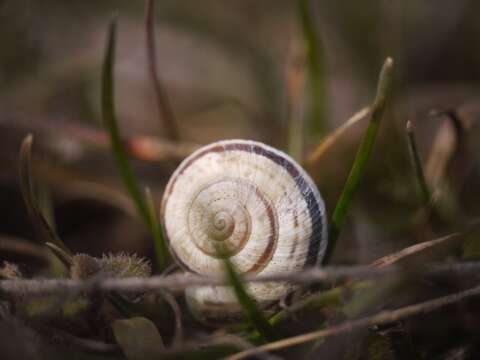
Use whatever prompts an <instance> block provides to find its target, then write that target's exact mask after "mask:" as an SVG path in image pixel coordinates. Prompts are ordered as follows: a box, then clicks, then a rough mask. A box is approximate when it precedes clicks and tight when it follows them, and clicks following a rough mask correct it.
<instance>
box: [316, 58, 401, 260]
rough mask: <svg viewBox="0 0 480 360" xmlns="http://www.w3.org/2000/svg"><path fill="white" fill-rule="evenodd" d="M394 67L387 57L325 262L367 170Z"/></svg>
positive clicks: (332, 227)
mask: <svg viewBox="0 0 480 360" xmlns="http://www.w3.org/2000/svg"><path fill="white" fill-rule="evenodd" d="M392 68H393V60H392V59H391V58H387V59H386V60H385V63H384V64H383V67H382V70H381V72H380V77H379V80H378V87H377V94H376V97H375V101H374V103H373V106H372V112H371V115H370V120H369V124H368V127H367V130H366V133H365V135H364V137H363V140H362V143H361V144H360V147H359V148H358V151H357V155H356V156H355V160H354V162H353V165H352V168H351V170H350V174H349V175H348V178H347V181H346V182H345V186H344V187H343V190H342V193H341V195H340V198H339V200H338V202H337V205H336V206H335V210H334V211H333V215H332V219H331V222H330V228H329V244H328V247H327V253H326V255H325V259H324V263H327V262H328V261H329V260H330V257H331V255H332V253H333V251H334V249H335V244H336V241H337V238H338V235H339V234H340V231H341V230H342V227H343V224H344V222H345V219H346V217H347V213H348V209H349V208H350V204H351V201H352V198H353V196H354V194H355V192H356V190H357V188H358V185H359V183H360V179H361V178H362V176H363V174H364V172H365V167H366V165H367V161H368V159H369V158H370V155H371V153H372V149H373V145H374V143H375V138H376V136H377V132H378V128H379V126H380V121H381V119H382V117H383V113H384V110H385V107H386V102H387V99H388V96H389V93H390V90H391V84H392Z"/></svg>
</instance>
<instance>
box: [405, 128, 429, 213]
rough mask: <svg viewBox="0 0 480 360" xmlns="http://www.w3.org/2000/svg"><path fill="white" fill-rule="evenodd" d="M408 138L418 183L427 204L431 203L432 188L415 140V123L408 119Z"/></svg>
mask: <svg viewBox="0 0 480 360" xmlns="http://www.w3.org/2000/svg"><path fill="white" fill-rule="evenodd" d="M406 131H407V139H408V150H409V152H410V157H411V159H412V163H413V166H414V168H415V174H416V176H417V181H418V185H419V186H420V190H421V192H422V197H423V201H424V203H425V204H430V202H431V199H432V195H431V191H430V188H429V186H428V184H427V181H426V180H425V174H424V172H423V166H422V162H421V160H420V155H419V154H418V149H417V143H416V141H415V133H414V131H413V124H412V122H411V121H410V120H408V121H407V125H406Z"/></svg>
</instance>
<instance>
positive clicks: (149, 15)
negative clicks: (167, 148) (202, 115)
mask: <svg viewBox="0 0 480 360" xmlns="http://www.w3.org/2000/svg"><path fill="white" fill-rule="evenodd" d="M154 15H155V2H154V0H146V5H145V38H146V48H147V61H148V69H149V71H150V77H151V80H152V85H153V89H154V91H155V99H156V102H157V108H158V113H159V116H160V123H161V124H162V125H163V127H164V128H165V130H166V133H167V138H168V139H170V140H172V141H178V140H179V139H180V135H179V131H178V127H177V121H176V119H175V115H174V112H173V108H172V105H171V103H170V99H169V98H168V93H167V91H166V90H165V87H164V86H163V84H162V82H161V81H160V77H159V76H158V70H157V56H156V51H155V17H154Z"/></svg>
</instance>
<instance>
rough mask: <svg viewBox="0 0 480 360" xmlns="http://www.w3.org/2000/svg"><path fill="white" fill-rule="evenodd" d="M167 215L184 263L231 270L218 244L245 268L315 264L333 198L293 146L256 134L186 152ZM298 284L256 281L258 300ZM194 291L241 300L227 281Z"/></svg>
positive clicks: (263, 270) (166, 200)
mask: <svg viewBox="0 0 480 360" xmlns="http://www.w3.org/2000/svg"><path fill="white" fill-rule="evenodd" d="M161 217H162V222H163V228H164V231H165V234H166V237H167V238H168V241H169V246H170V248H171V250H172V253H173V254H174V256H175V257H176V259H177V260H178V262H179V263H180V265H181V266H182V267H183V268H185V269H186V270H188V271H191V272H194V273H198V274H202V275H218V274H221V272H222V271H223V263H222V260H221V259H220V258H219V257H218V255H217V249H218V247H217V246H216V245H218V244H222V248H223V249H226V251H227V254H228V256H229V257H230V260H231V261H232V263H233V264H234V265H235V267H236V269H237V270H238V271H239V272H241V273H256V274H262V275H269V274H278V273H288V272H293V271H298V270H300V269H302V268H304V267H308V266H313V265H315V264H317V263H318V261H319V260H320V259H321V258H322V257H323V255H324V252H325V249H326V245H327V229H326V216H325V206H324V203H323V200H322V198H321V196H320V193H319V191H318V190H317V188H316V186H315V184H314V183H313V181H312V180H311V178H310V177H309V176H308V175H307V173H306V172H305V171H304V170H303V169H302V168H301V167H300V166H299V165H298V164H297V163H296V162H295V161H294V160H293V159H292V158H290V157H289V156H288V155H286V154H285V153H283V152H281V151H279V150H276V149H274V148H272V147H270V146H267V145H265V144H262V143H259V142H254V141H247V140H226V141H220V142H216V143H213V144H210V145H207V146H205V147H203V148H201V149H199V150H197V151H196V152H194V153H193V154H192V155H190V156H189V157H188V158H186V159H185V160H184V161H183V162H182V163H181V164H180V166H179V167H178V169H177V170H176V171H175V173H174V174H173V175H172V177H171V179H170V181H169V183H168V185H167V187H166V190H165V194H164V197H163V200H162V206H161ZM290 289H291V287H290V286H289V285H288V284H261V283H258V284H250V285H249V290H250V292H251V293H252V294H253V295H254V296H255V298H256V299H257V300H258V301H269V300H276V299H279V298H280V297H281V296H283V295H285V293H286V292H288V291H289V290H290ZM192 291H195V292H196V295H197V299H196V301H200V302H201V301H202V299H203V300H205V301H207V300H208V299H207V298H209V297H210V296H212V299H213V300H215V299H219V298H220V297H224V298H232V299H231V300H232V301H233V302H234V299H233V294H231V293H230V291H229V290H228V289H227V288H224V287H216V288H211V289H210V290H208V288H199V289H197V290H192ZM208 291H210V292H208ZM202 294H203V295H202ZM212 294H213V295H212ZM210 300H211V299H210ZM226 300H227V299H222V301H226ZM227 302H228V301H227Z"/></svg>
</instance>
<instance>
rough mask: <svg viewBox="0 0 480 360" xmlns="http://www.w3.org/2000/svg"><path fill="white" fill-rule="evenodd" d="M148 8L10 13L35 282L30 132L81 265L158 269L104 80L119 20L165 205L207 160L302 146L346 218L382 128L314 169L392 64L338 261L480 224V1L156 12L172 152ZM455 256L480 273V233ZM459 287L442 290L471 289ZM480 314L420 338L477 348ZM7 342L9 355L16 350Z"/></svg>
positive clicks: (4, 80)
mask: <svg viewBox="0 0 480 360" xmlns="http://www.w3.org/2000/svg"><path fill="white" fill-rule="evenodd" d="M144 5H145V4H144V2H142V1H127V0H115V1H112V0H103V1H85V0H70V1H60V0H41V1H39V0H0V47H1V51H0V256H1V258H2V259H5V260H11V261H15V262H16V263H17V264H19V265H20V266H21V270H22V272H23V273H24V274H26V275H27V276H29V275H32V274H41V273H39V272H37V270H36V267H39V268H41V267H42V261H41V259H42V256H44V257H45V256H46V255H45V254H44V255H42V256H40V255H39V251H40V250H39V247H33V246H34V243H35V239H36V237H37V236H38V235H37V234H35V231H34V228H33V226H32V225H31V223H30V220H29V217H28V214H27V210H26V208H25V205H24V202H23V199H22V195H21V191H20V186H19V176H18V168H19V147H20V144H21V141H22V139H23V138H24V137H25V136H26V135H27V134H29V133H31V134H33V136H34V143H33V161H32V167H33V177H34V180H35V183H36V188H37V189H36V190H37V197H38V199H39V200H38V201H39V204H40V206H41V207H42V210H43V212H44V213H45V214H47V216H48V218H49V220H50V222H51V223H52V224H53V225H54V226H55V228H56V229H57V231H58V233H59V235H60V237H61V238H62V239H63V241H64V242H65V243H66V244H67V246H68V247H69V248H70V249H72V251H73V252H74V253H87V254H90V255H94V256H100V255H101V254H103V253H107V252H112V253H118V252H121V251H125V252H128V253H134V252H135V253H138V254H140V255H142V256H147V257H149V258H150V259H153V242H152V238H151V236H150V235H149V232H148V231H147V229H146V228H145V226H144V224H143V222H142V220H141V219H139V217H138V216H137V215H136V213H135V209H134V207H133V205H132V203H131V201H130V199H129V198H128V196H127V195H126V191H125V189H124V186H123V184H122V182H121V180H120V177H119V175H118V172H117V170H116V168H115V165H114V161H113V158H112V155H111V151H110V146H109V139H108V135H107V133H106V132H105V130H104V128H103V127H102V119H101V107H100V80H101V79H100V78H101V66H102V62H103V56H104V51H105V43H106V36H107V28H108V24H109V21H110V20H111V19H112V17H113V16H116V17H117V20H118V37H117V40H118V44H117V45H118V46H117V51H116V62H115V106H116V111H117V115H118V121H119V125H120V129H121V133H122V136H123V139H124V141H125V146H126V148H127V150H128V152H129V154H130V156H131V160H132V165H133V167H134V171H135V174H136V175H137V177H138V179H139V181H140V183H141V185H142V186H148V187H150V188H151V189H152V191H153V194H154V196H155V199H156V202H157V203H158V204H159V203H160V199H161V196H162V191H163V189H164V186H165V184H166V182H167V181H168V179H169V176H170V175H171V174H172V172H173V171H174V169H175V168H176V166H177V165H178V164H179V163H180V161H181V160H182V159H183V158H185V157H186V156H188V154H189V153H191V152H192V151H193V150H194V149H196V148H197V147H198V146H201V145H203V144H207V143H210V142H213V141H216V140H220V139H228V138H246V139H254V140H259V141H262V142H265V143H267V144H270V145H272V146H275V147H277V148H279V149H282V150H285V151H288V150H289V149H291V148H292V139H293V142H295V141H296V143H295V144H297V145H298V144H300V145H299V146H297V150H298V149H300V151H299V152H298V153H297V154H296V155H297V156H296V157H297V159H299V161H300V162H302V163H306V164H307V165H308V166H307V170H308V171H309V172H310V174H311V175H312V177H313V178H314V179H315V181H316V182H317V184H318V186H319V189H320V191H321V193H322V195H323V197H324V199H325V201H326V205H327V210H328V212H329V214H331V213H332V210H333V208H334V206H335V203H336V201H337V199H338V196H339V194H340V191H341V189H342V187H343V184H344V182H345V179H346V177H347V175H348V172H349V170H350V167H351V165H352V162H353V159H354V156H355V152H356V150H357V148H358V145H359V143H360V141H361V138H362V135H363V133H364V130H365V128H366V124H367V121H366V120H363V121H360V122H358V123H357V124H355V125H354V126H352V127H350V128H349V129H348V130H347V131H346V132H345V133H344V134H343V135H342V136H341V137H339V138H338V139H337V140H336V141H335V143H334V144H333V145H332V146H331V147H330V148H329V149H328V150H327V151H326V152H325V153H324V154H323V156H322V157H321V158H319V159H317V160H315V161H314V162H308V161H307V160H306V159H308V157H309V154H311V152H312V151H313V150H314V149H315V148H316V145H317V144H319V143H320V142H321V141H322V140H323V139H325V138H326V137H327V136H328V134H330V133H331V132H332V130H334V129H335V128H337V127H338V126H340V125H341V124H343V123H344V122H345V121H347V120H348V119H349V118H350V117H351V116H352V115H353V114H355V113H356V112H357V111H359V110H360V109H362V108H364V107H365V106H367V105H369V104H371V103H372V101H373V99H374V97H375V92H376V84H377V80H378V74H379V71H380V68H381V66H382V64H383V62H384V61H385V58H386V57H387V56H391V57H392V58H393V59H394V63H395V67H394V86H393V87H394V89H393V94H392V97H391V100H390V101H389V104H388V107H387V111H386V113H385V116H384V117H383V120H382V124H381V129H380V130H381V131H380V134H379V137H378V138H377V141H376V144H375V147H374V150H373V156H372V158H371V159H370V161H369V163H368V168H367V173H366V176H365V177H364V178H363V180H362V182H361V185H360V188H359V191H358V192H357V194H356V196H355V198H354V202H353V207H352V209H351V211H350V214H349V217H348V221H347V224H346V225H345V227H344V230H343V232H342V234H341V236H340V239H339V240H338V245H337V248H336V250H335V253H334V256H333V259H332V263H333V264H368V263H369V262H371V261H373V260H375V259H377V258H379V257H381V256H383V255H386V254H389V253H392V252H394V251H398V250H400V249H402V248H404V247H406V246H409V245H412V244H414V243H418V242H421V241H426V240H430V239H433V238H435V237H438V236H441V235H444V234H447V233H451V232H453V231H456V230H458V229H459V228H462V226H463V225H465V224H468V223H469V222H471V221H474V220H476V219H478V216H479V214H480V206H479V205H478V204H479V202H480V193H479V192H478V191H477V189H478V186H480V172H479V165H480V155H479V154H480V152H479V150H480V146H479V145H478V144H479V139H480V129H479V126H478V124H479V120H480V106H479V105H480V97H479V91H478V90H479V87H478V83H479V81H480V22H479V21H478V14H479V13H480V2H478V1H474V0H457V1H444V0H423V1H414V0H364V1H346V0H337V1H328V0H312V1H305V0H299V1H293V0H275V1H273V0H263V1H253V0H202V1H186V0H162V1H156V6H155V45H156V55H157V61H156V65H157V68H158V73H159V77H160V80H161V83H162V85H163V87H164V88H165V90H166V92H167V93H168V99H169V101H170V104H171V107H172V110H173V114H174V117H175V119H176V123H177V125H178V132H179V140H178V141H172V140H171V139H169V137H168V133H167V128H166V127H165V124H164V123H163V122H162V120H161V117H160V116H159V110H158V107H157V103H156V97H155V92H154V87H153V83H152V77H151V74H150V72H149V67H148V61H147V60H148V59H147V52H146V45H145V20H144V11H145V9H144ZM407 120H411V121H412V124H413V128H414V134H415V137H416V141H417V145H418V150H419V155H420V159H421V161H422V163H423V166H424V169H425V175H426V177H427V183H428V184H429V186H430V187H431V189H432V191H433V196H434V198H435V199H436V200H435V201H436V202H437V204H439V206H438V208H437V209H436V211H431V209H426V208H428V206H425V202H424V199H423V198H422V193H421V191H420V189H419V186H418V182H417V179H416V176H415V171H414V167H413V165H412V161H411V157H410V155H409V151H408V146H407V136H406V131H405V125H406V122H407ZM299 134H300V136H299ZM447 255H448V256H447V258H452V257H454V258H456V259H458V258H461V259H478V258H479V257H480V241H479V239H478V236H476V235H475V234H472V235H470V236H469V237H468V238H467V240H466V241H465V242H464V244H463V246H462V248H460V249H458V248H457V249H455V251H453V252H448V254H447ZM43 265H44V264H43ZM52 274H53V273H52V272H48V271H47V272H45V273H43V275H44V276H51V275H52ZM465 281H466V283H468V281H469V280H465ZM443 285H444V286H443V287H442V291H447V290H448V289H452V291H453V290H454V289H457V290H458V288H459V287H460V283H458V282H450V283H447V282H445V283H443ZM432 293H434V294H436V293H438V291H437V290H434V291H432ZM414 296H419V292H416V293H415V295H414ZM396 300H397V299H396V298H395V301H396ZM477 307H478V306H477ZM477 313H478V312H477ZM463 314H464V315H463V318H462V315H461V314H460V313H458V312H455V311H453V312H451V313H449V314H448V317H445V318H444V317H442V318H435V317H426V320H428V321H425V322H424V324H429V325H431V327H432V328H436V326H435V325H436V324H438V325H439V326H438V329H441V330H438V331H439V333H441V335H442V336H444V338H443V339H444V340H443V341H438V340H434V341H432V342H430V343H429V342H428V341H429V340H431V339H433V338H434V336H435V333H434V334H433V335H432V333H431V330H432V328H431V329H428V331H423V332H422V329H421V330H420V332H419V333H420V335H419V337H418V338H417V340H418V339H420V340H425V339H426V341H425V343H426V344H427V345H425V346H426V347H430V348H429V349H434V350H435V351H437V350H438V349H439V348H442V347H443V346H445V348H447V347H448V346H450V345H451V344H454V345H455V346H456V344H457V342H460V341H471V339H472V334H475V333H477V334H478V322H475V321H473V322H472V321H471V320H472V318H470V317H469V314H468V313H466V314H467V315H465V313H463ZM442 316H443V315H442ZM459 319H460V320H462V321H459ZM448 320H450V321H451V322H450V324H457V325H458V324H460V323H461V325H458V328H461V331H460V330H459V331H458V332H457V333H455V334H454V335H455V336H456V335H458V334H459V333H461V334H465V333H466V334H467V335H466V336H465V337H463V338H462V337H461V336H459V337H458V338H457V337H455V336H451V333H449V332H448V331H447V330H445V326H444V327H442V322H444V323H446V321H448ZM435 321H436V322H435ZM420 323H421V321H420ZM417 325H419V324H417ZM421 325H422V324H420V328H421ZM5 326H7V325H5V324H3V325H1V326H0V328H2V329H3V330H4V331H10V330H8V329H6V328H5ZM315 326H316V325H315ZM452 326H453V325H452ZM455 329H456V328H455ZM465 329H466V330H465ZM423 330H425V329H423ZM442 331H443V332H442ZM452 331H456V330H452ZM469 331H470V332H469ZM426 334H429V335H426ZM17 335H19V336H20V337H21V336H23V335H25V336H31V335H30V334H17ZM417 335H418V334H417ZM437 335H438V334H437ZM422 336H425V338H423V337H422ZM429 336H432V337H429ZM5 338H6V337H2V339H0V348H2V347H3V348H4V349H5V348H7V353H8V349H9V347H11V348H13V347H15V348H13V350H14V351H16V350H17V347H16V345H12V344H9V341H5ZM445 339H448V341H446V340H445ZM457 339H461V340H458V341H457ZM347 340H348V339H347ZM477 340H478V339H477ZM342 341H343V342H342ZM342 341H340V342H336V343H334V345H335V346H336V348H333V350H332V347H330V348H328V347H327V348H326V349H327V350H328V351H330V353H329V355H327V356H328V358H335V357H334V356H333V355H332V354H334V353H332V351H337V352H339V353H340V352H341V351H344V346H343V345H342V344H344V343H345V339H344V340H342ZM449 341H450V342H451V343H449ZM447 343H449V345H448V346H447V345H446V344H447ZM471 344H475V342H474V341H472V342H471ZM454 345H452V346H453V347H454ZM473 347H474V346H473ZM470 348H471V347H469V349H470ZM335 349H336V350H335ZM10 350H12V349H10ZM27 350H28V349H26V350H25V351H27ZM318 351H320V352H321V351H323V348H320V349H319V350H318ZM435 351H433V352H432V353H435ZM449 351H450V350H449ZM438 353H441V350H438ZM473 353H474V352H473ZM28 355H29V354H25V357H26V358H28V357H29V356H28ZM365 358H366V357H365ZM406 358H409V357H406ZM425 358H428V357H425ZM472 358H474V357H472ZM442 359H447V357H442ZM448 359H453V357H448Z"/></svg>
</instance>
